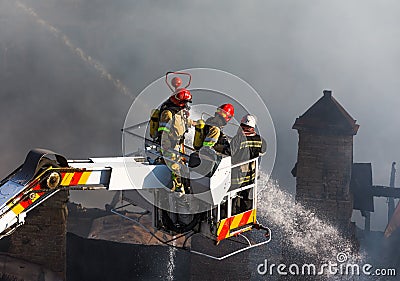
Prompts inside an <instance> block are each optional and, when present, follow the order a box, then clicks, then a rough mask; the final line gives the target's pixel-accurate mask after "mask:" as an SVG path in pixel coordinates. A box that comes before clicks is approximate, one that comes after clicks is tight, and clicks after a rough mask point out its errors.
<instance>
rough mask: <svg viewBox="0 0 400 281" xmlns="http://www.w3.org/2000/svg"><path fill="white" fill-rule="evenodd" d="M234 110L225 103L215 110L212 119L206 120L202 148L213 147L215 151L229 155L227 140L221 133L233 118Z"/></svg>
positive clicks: (230, 105)
mask: <svg viewBox="0 0 400 281" xmlns="http://www.w3.org/2000/svg"><path fill="white" fill-rule="evenodd" d="M234 114H235V108H234V107H233V105H232V104H230V103H225V104H223V105H221V106H220V107H218V108H217V111H216V112H215V114H214V116H213V117H210V118H208V119H207V120H206V122H205V123H206V124H205V128H204V129H205V139H204V141H203V147H213V148H214V150H215V151H217V152H219V153H222V154H225V155H230V154H231V151H230V146H229V142H228V139H227V138H226V136H225V135H224V134H223V132H222V128H223V127H224V126H225V125H226V124H227V123H228V122H229V121H230V120H231V119H232V118H233V116H234Z"/></svg>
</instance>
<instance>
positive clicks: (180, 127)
mask: <svg viewBox="0 0 400 281" xmlns="http://www.w3.org/2000/svg"><path fill="white" fill-rule="evenodd" d="M172 82H173V84H174V85H175V84H176V85H177V86H179V85H180V84H181V83H179V82H180V81H179V80H177V79H175V80H174V81H172ZM191 102H192V94H191V93H190V91H189V90H187V89H185V88H177V89H176V90H175V92H174V93H173V94H172V95H171V96H170V97H169V99H168V100H167V101H165V102H164V103H163V104H162V105H161V107H160V123H159V127H158V132H159V140H158V141H159V143H160V145H161V152H162V154H163V156H164V161H165V163H166V164H167V165H168V167H169V168H170V169H171V171H172V182H173V186H172V190H173V191H177V192H180V193H182V194H184V193H185V187H184V184H183V182H182V177H181V175H182V173H183V171H182V167H183V163H182V159H181V157H180V154H179V153H180V152H183V149H182V147H183V143H184V138H185V133H186V132H187V130H188V128H189V127H191V126H192V125H194V121H192V120H191V119H190V118H189V109H190V107H189V103H191Z"/></svg>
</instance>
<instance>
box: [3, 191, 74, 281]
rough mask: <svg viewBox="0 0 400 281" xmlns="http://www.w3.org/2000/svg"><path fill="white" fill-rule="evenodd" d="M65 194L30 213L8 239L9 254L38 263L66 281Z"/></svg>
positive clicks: (66, 198)
mask: <svg viewBox="0 0 400 281" xmlns="http://www.w3.org/2000/svg"><path fill="white" fill-rule="evenodd" d="M67 200H68V192H66V191H60V192H58V193H57V194H55V195H54V196H52V197H51V198H50V199H48V200H47V201H45V202H44V203H43V204H41V205H40V206H38V207H36V208H35V209H33V210H32V211H30V212H29V213H28V215H27V217H26V221H25V224H24V225H23V226H21V227H19V228H18V229H17V231H16V232H15V233H14V234H13V235H12V236H11V247H10V249H9V252H10V253H11V254H12V255H13V256H16V257H18V258H21V259H24V260H27V261H30V262H33V263H36V264H40V265H42V266H44V267H45V268H48V269H50V270H51V271H53V272H55V273H57V274H58V275H59V276H60V277H61V278H63V279H64V280H65V274H66V220H67V208H66V202H67Z"/></svg>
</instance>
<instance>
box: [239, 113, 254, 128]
mask: <svg viewBox="0 0 400 281" xmlns="http://www.w3.org/2000/svg"><path fill="white" fill-rule="evenodd" d="M256 123H257V119H256V117H255V116H254V115H251V114H246V115H245V116H243V118H242V120H241V121H240V124H243V125H246V126H249V127H252V128H255V127H256Z"/></svg>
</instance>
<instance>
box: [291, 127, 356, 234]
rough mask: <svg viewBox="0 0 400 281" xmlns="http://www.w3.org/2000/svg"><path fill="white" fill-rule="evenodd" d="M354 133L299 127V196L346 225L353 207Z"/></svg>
mask: <svg viewBox="0 0 400 281" xmlns="http://www.w3.org/2000/svg"><path fill="white" fill-rule="evenodd" d="M352 163H353V136H352V135H351V136H346V135H344V136H340V135H339V136H331V135H318V134H313V133H311V132H307V131H299V148H298V158H297V180H296V200H297V201H298V202H301V203H302V204H304V205H305V207H306V208H311V209H314V210H315V211H316V212H317V213H318V214H319V216H320V217H321V218H323V219H326V220H329V221H331V222H332V223H334V224H335V225H337V226H339V227H340V228H342V229H345V228H347V227H348V225H349V223H350V218H351V214H352V210H353V204H352V198H351V195H350V192H349V188H350V178H351V166H352Z"/></svg>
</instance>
